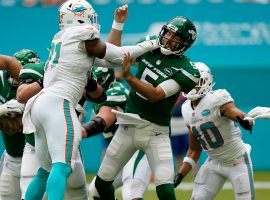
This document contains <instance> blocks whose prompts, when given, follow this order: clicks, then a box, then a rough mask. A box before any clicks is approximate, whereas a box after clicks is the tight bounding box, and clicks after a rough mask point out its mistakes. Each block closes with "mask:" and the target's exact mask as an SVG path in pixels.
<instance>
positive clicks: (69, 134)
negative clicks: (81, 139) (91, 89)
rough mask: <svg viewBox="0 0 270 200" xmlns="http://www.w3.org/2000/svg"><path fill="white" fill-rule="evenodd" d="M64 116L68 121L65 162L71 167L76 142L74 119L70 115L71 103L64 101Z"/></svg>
mask: <svg viewBox="0 0 270 200" xmlns="http://www.w3.org/2000/svg"><path fill="white" fill-rule="evenodd" d="M63 104H64V105H63V106H64V114H65V119H66V127H67V132H66V152H65V160H66V164H68V165H70V166H71V158H72V150H73V142H74V127H73V123H72V118H71V114H70V102H69V101H67V100H64V103H63Z"/></svg>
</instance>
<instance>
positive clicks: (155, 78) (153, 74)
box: [136, 68, 158, 99]
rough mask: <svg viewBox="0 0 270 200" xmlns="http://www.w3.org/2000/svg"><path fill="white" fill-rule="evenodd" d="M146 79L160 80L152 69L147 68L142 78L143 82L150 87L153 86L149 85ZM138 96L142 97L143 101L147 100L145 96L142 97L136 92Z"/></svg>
mask: <svg viewBox="0 0 270 200" xmlns="http://www.w3.org/2000/svg"><path fill="white" fill-rule="evenodd" d="M146 77H150V78H151V79H153V80H155V81H156V80H157V79H158V75H156V74H155V73H154V72H152V71H151V70H150V69H148V68H145V70H144V71H143V73H142V76H141V79H140V80H141V81H142V82H144V83H148V84H150V85H152V84H151V83H149V82H148V81H147V80H146ZM136 94H137V95H138V96H140V97H141V98H143V99H146V98H145V97H144V96H142V95H140V94H139V93H138V92H136Z"/></svg>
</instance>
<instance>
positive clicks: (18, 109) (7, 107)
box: [0, 99, 24, 116]
mask: <svg viewBox="0 0 270 200" xmlns="http://www.w3.org/2000/svg"><path fill="white" fill-rule="evenodd" d="M23 111H24V104H22V103H19V102H18V101H17V100H15V99H11V100H10V101H8V102H6V103H5V104H2V105H1V106H0V116H3V115H7V114H11V113H18V114H23Z"/></svg>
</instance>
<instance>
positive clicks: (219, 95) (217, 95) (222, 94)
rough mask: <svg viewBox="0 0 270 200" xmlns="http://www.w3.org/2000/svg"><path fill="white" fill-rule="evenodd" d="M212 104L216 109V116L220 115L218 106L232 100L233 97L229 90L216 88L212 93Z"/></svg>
mask: <svg viewBox="0 0 270 200" xmlns="http://www.w3.org/2000/svg"><path fill="white" fill-rule="evenodd" d="M212 99H213V102H212V106H213V108H214V109H215V110H216V111H215V114H216V116H218V117H221V113H220V107H221V106H223V105H224V104H226V103H230V102H234V100H233V98H232V97H231V95H230V94H229V92H228V91H227V90H225V89H220V90H216V91H215V92H214V94H213V97H212Z"/></svg>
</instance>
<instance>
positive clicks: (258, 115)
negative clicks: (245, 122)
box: [247, 106, 270, 119]
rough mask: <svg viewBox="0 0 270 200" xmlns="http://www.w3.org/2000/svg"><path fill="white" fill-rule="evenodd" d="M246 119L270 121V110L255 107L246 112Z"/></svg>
mask: <svg viewBox="0 0 270 200" xmlns="http://www.w3.org/2000/svg"><path fill="white" fill-rule="evenodd" d="M247 117H250V118H253V119H270V108H268V107H260V106H257V107H255V108H253V109H252V110H251V111H249V112H248V114H247Z"/></svg>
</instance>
